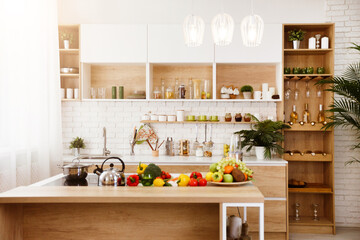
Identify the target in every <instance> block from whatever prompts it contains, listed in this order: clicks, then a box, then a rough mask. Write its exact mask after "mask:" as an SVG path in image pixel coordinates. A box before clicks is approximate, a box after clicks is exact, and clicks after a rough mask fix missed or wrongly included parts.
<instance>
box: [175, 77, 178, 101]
mask: <svg viewBox="0 0 360 240" xmlns="http://www.w3.org/2000/svg"><path fill="white" fill-rule="evenodd" d="M174 98H179V79H178V78H175V97H174Z"/></svg>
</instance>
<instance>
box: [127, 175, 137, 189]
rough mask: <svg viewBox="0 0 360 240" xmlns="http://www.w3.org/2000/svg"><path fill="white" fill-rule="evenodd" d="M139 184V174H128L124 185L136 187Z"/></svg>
mask: <svg viewBox="0 0 360 240" xmlns="http://www.w3.org/2000/svg"><path fill="white" fill-rule="evenodd" d="M138 184H139V176H138V175H135V174H134V175H130V176H129V177H128V178H127V181H126V185H128V186H130V187H136V186H137V185H138Z"/></svg>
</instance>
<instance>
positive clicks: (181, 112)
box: [176, 110, 195, 122]
mask: <svg viewBox="0 0 360 240" xmlns="http://www.w3.org/2000/svg"><path fill="white" fill-rule="evenodd" d="M176 118H177V121H178V122H183V121H184V120H185V112H184V110H176ZM194 120H195V119H194Z"/></svg>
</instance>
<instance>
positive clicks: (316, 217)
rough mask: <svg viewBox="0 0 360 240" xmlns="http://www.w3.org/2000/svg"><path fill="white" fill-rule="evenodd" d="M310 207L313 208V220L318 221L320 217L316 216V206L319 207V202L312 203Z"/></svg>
mask: <svg viewBox="0 0 360 240" xmlns="http://www.w3.org/2000/svg"><path fill="white" fill-rule="evenodd" d="M312 207H313V209H314V217H313V220H314V221H319V220H320V219H319V216H318V207H319V204H317V203H314V204H313V205H312Z"/></svg>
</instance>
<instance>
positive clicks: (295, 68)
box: [293, 67, 302, 74]
mask: <svg viewBox="0 0 360 240" xmlns="http://www.w3.org/2000/svg"><path fill="white" fill-rule="evenodd" d="M301 72H302V71H301V68H299V67H294V68H293V74H301Z"/></svg>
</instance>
